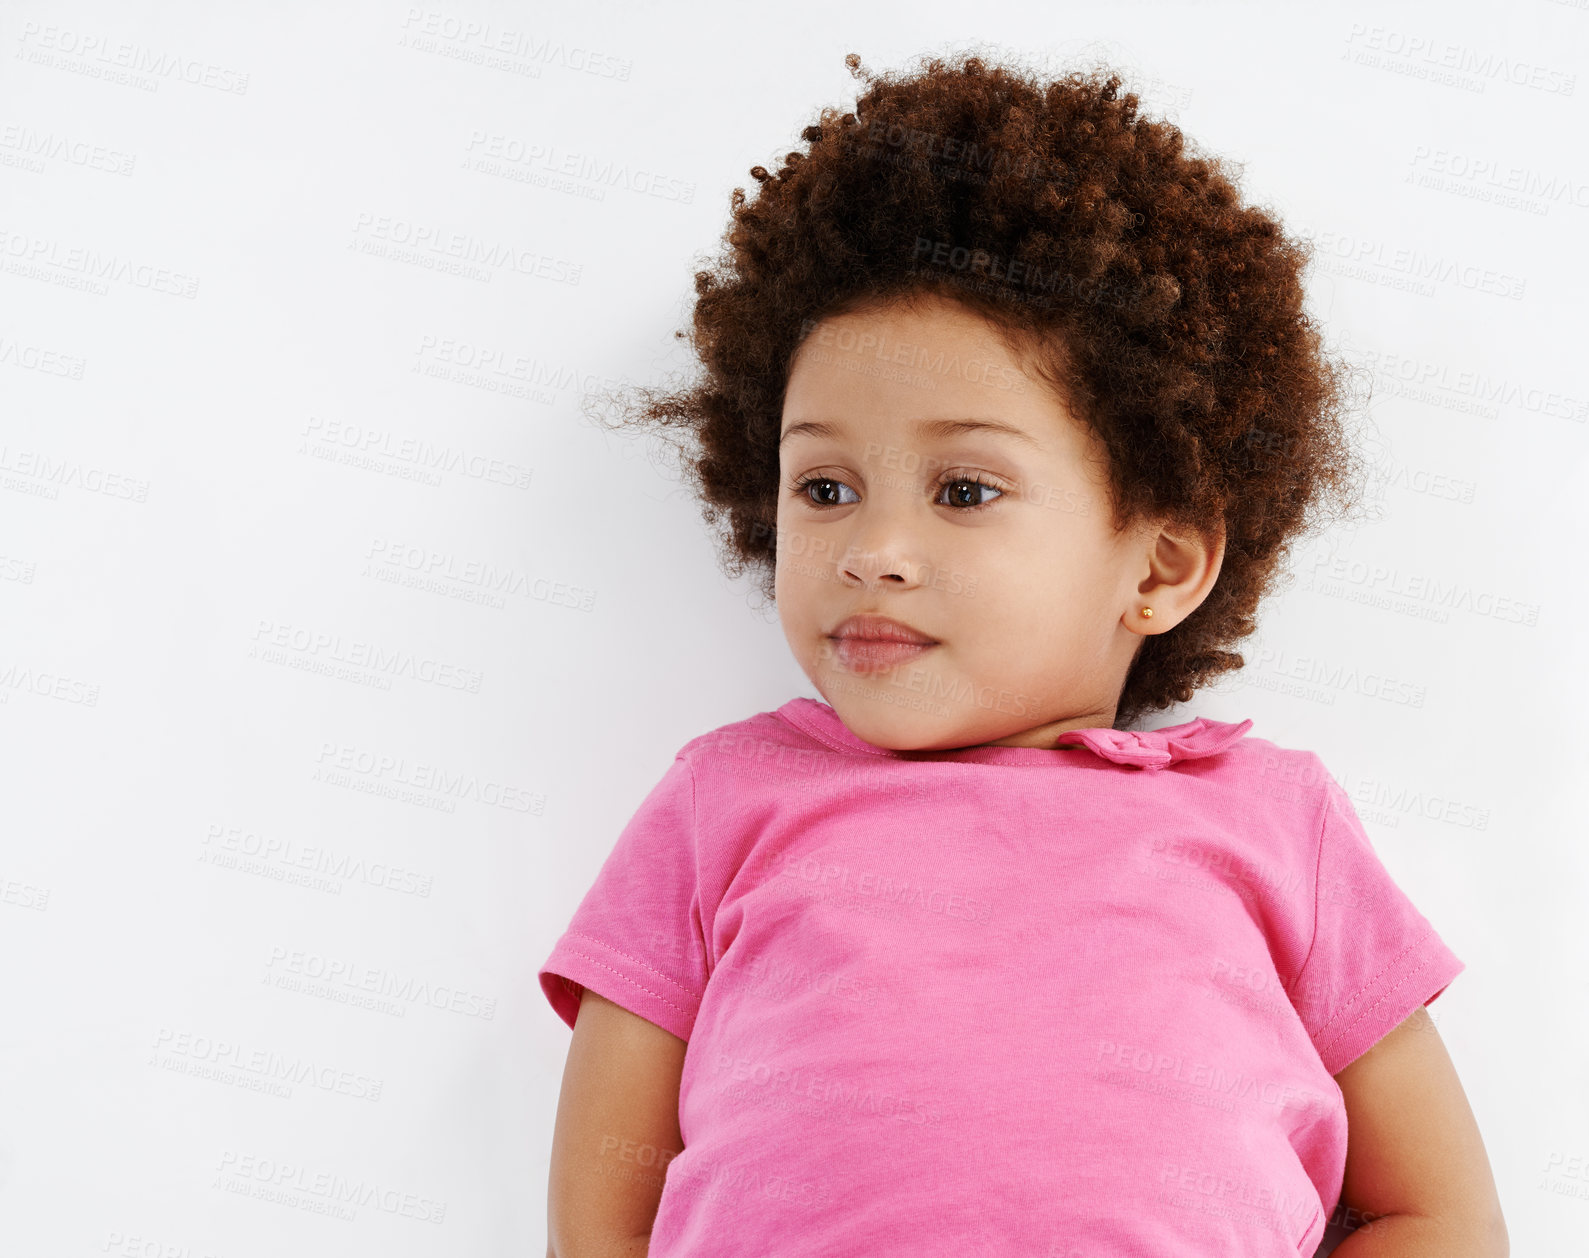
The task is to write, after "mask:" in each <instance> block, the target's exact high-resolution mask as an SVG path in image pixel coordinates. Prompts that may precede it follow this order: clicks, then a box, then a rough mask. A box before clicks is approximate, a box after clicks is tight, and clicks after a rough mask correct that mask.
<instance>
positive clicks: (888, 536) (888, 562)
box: [838, 512, 926, 589]
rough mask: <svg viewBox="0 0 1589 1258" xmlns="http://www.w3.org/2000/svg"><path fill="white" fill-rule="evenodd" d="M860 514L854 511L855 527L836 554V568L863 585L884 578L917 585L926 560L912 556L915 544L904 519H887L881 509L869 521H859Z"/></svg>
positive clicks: (880, 580)
mask: <svg viewBox="0 0 1589 1258" xmlns="http://www.w3.org/2000/svg"><path fill="white" fill-rule="evenodd" d="M861 516H862V513H861V512H856V514H855V519H856V520H857V527H856V531H855V532H854V533H852V534H851V535H850V537H849V539H848V544H847V545H846V546H845V549H844V553H843V554H842V555H840V556H839V565H838V566H839V572H840V573H841V574H842V576H843V577H844V579H845V580H847V581H856V582H859V583H860V584H861V585H864V586H871V585H877V584H881V583H882V582H885V581H886V582H888V583H890V584H891V585H895V586H898V587H902V588H906V589H909V588H912V587H914V586H917V585H920V584H921V581H922V575H921V574H922V573H923V572H924V571H925V569H926V564H925V563H924V562H923V561H921V560H920V559H919V558H916V557H914V556H913V550H914V547H913V545H912V543H911V542H910V541H909V540H908V539H909V533H908V531H907V526H906V524H905V523H904V521H902V520H898V519H896V520H894V521H893V522H889V521H887V520H886V519H884V518H882V513H876V518H874V519H873V520H872V521H871V522H870V523H868V524H861V523H859V521H860V519H861Z"/></svg>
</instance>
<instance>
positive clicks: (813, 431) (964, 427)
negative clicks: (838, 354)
mask: <svg viewBox="0 0 1589 1258" xmlns="http://www.w3.org/2000/svg"><path fill="white" fill-rule="evenodd" d="M916 431H917V432H919V433H920V434H921V435H922V436H924V437H935V438H937V439H939V440H946V439H947V438H949V437H959V436H963V435H964V434H966V433H973V432H988V433H993V434H995V435H1003V436H1006V437H1014V438H1015V439H1016V440H1018V441H1024V442H1026V443H1027V444H1028V445H1030V446H1033V447H1035V448H1036V449H1039V450H1040V449H1042V445H1041V444H1040V443H1039V442H1038V440H1037V438H1035V437H1033V436H1032V435H1031V434H1030V433H1028V432H1025V431H1023V430H1022V429H1020V428H1016V427H1015V426H1014V425H1012V424H1005V423H1001V422H999V421H998V420H996V419H919V420H917V421H916ZM800 433H809V434H810V435H811V436H813V437H835V438H836V437H838V436H840V435H841V434H840V432H839V429H838V426H837V425H835V424H827V423H823V422H822V421H821V420H816V419H808V420H803V421H801V422H800V423H798V424H791V425H789V427H788V429H787V430H786V431H785V432H784V434H783V435H782V436H781V437H779V438H778V445H779V446H780V447H782V445H783V443H784V442H785V441H787V440H788V439H789V438H790V437H793V436H795V435H796V434H800Z"/></svg>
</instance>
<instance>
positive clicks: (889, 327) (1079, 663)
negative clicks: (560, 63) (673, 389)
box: [775, 300, 1223, 750]
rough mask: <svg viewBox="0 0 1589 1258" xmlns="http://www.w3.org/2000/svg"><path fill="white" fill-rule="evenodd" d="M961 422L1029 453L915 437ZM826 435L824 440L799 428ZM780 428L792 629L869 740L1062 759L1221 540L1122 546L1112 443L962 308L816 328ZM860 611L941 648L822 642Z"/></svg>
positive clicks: (1181, 607) (857, 318)
mask: <svg viewBox="0 0 1589 1258" xmlns="http://www.w3.org/2000/svg"><path fill="white" fill-rule="evenodd" d="M966 419H975V420H982V421H988V422H997V423H1002V424H1007V425H1010V426H1012V427H1013V428H1015V429H1017V430H1019V432H1021V433H1023V434H1025V435H1026V437H1027V438H1028V440H1022V439H1021V438H1019V437H1015V436H1008V435H1003V434H1000V433H994V432H986V431H983V432H969V433H960V434H953V433H934V432H932V431H929V430H923V429H921V428H920V427H919V425H920V424H921V423H922V421H946V420H966ZM819 422H820V423H825V424H828V425H831V426H832V428H833V430H834V431H833V433H832V434H820V433H813V432H810V431H798V432H797V431H792V430H794V429H796V428H797V426H800V425H803V424H807V423H819ZM780 431H781V433H782V434H783V439H782V444H781V446H780V449H779V466H780V471H781V477H780V485H779V491H778V547H777V554H778V562H777V570H776V576H775V582H776V584H775V590H776V597H777V606H778V612H779V616H780V619H781V620H782V623H783V629H784V635H785V637H786V638H787V639H788V641H789V645H790V647H791V649H792V650H793V651H794V654H795V657H796V659H798V660H799V662H800V666H801V668H802V669H803V670H804V671H805V674H806V676H807V677H809V678H810V679H811V683H812V685H814V686H815V687H816V689H817V691H818V692H819V693H820V694H821V695H822V697H823V699H824V700H825V701H826V702H827V703H828V704H829V705H830V706H832V707H833V709H834V710H835V711H836V712H837V713H838V715H839V717H840V718H841V719H842V720H843V721H844V723H845V725H846V726H847V727H848V728H849V729H850V730H851V731H852V732H854V733H855V734H856V735H857V736H858V737H860V738H863V739H865V740H866V741H867V742H870V743H873V744H875V745H877V746H881V747H888V748H892V749H895V750H927V749H942V748H949V747H968V746H978V745H982V744H986V743H994V744H999V745H1006V746H1053V745H1054V744H1055V742H1057V741H1060V735H1061V734H1062V733H1063V732H1064V731H1065V730H1067V729H1086V728H1091V727H1097V726H1103V727H1107V726H1109V725H1111V724H1113V721H1114V714H1115V700H1116V697H1117V696H1118V695H1119V692H1120V687H1121V685H1122V684H1123V682H1124V680H1125V674H1126V670H1127V668H1128V667H1129V666H1130V663H1131V660H1132V656H1133V654H1134V652H1135V649H1136V647H1137V645H1138V643H1139V642H1140V641H1141V636H1140V635H1142V634H1144V633H1148V632H1162V631H1163V630H1164V629H1166V628H1169V627H1171V626H1172V625H1173V624H1174V623H1175V622H1176V621H1177V620H1179V619H1184V617H1185V616H1187V615H1189V614H1190V613H1191V611H1192V610H1194V609H1195V608H1196V606H1197V604H1198V603H1200V602H1201V601H1202V599H1203V597H1205V596H1206V594H1207V592H1208V590H1209V589H1211V588H1212V587H1213V582H1214V579H1215V577H1217V575H1218V569H1219V560H1220V558H1221V557H1222V556H1223V545H1222V544H1219V545H1216V546H1214V547H1213V548H1211V547H1210V546H1209V545H1208V544H1207V543H1204V542H1202V541H1200V540H1198V539H1181V538H1179V537H1171V536H1170V535H1168V534H1164V533H1161V531H1160V529H1159V528H1158V527H1157V526H1148V525H1145V524H1144V525H1141V526H1137V527H1134V528H1131V529H1128V530H1126V531H1125V532H1124V533H1121V534H1116V533H1115V532H1114V531H1113V528H1112V523H1111V514H1110V509H1109V506H1110V501H1109V490H1108V479H1107V470H1106V469H1107V463H1106V455H1105V451H1104V448H1103V446H1102V445H1101V444H1100V443H1099V442H1098V441H1097V439H1096V438H1095V437H1094V436H1093V435H1092V434H1091V433H1090V432H1089V431H1088V430H1087V429H1086V428H1085V427H1083V425H1082V424H1081V423H1080V422H1079V421H1077V420H1075V419H1074V418H1072V417H1071V415H1070V414H1069V413H1068V411H1067V410H1066V409H1065V407H1064V406H1063V404H1062V403H1061V402H1060V401H1059V399H1058V398H1057V397H1056V396H1055V394H1054V393H1053V392H1052V391H1051V390H1050V389H1048V388H1047V387H1046V385H1044V384H1043V383H1042V382H1041V381H1039V380H1038V379H1036V378H1034V377H1030V376H1028V375H1027V374H1026V373H1025V371H1024V370H1023V369H1022V368H1021V366H1020V363H1019V360H1018V359H1016V358H1015V357H1013V356H1012V355H1011V353H1010V351H1009V350H1008V349H1006V348H1005V346H1004V344H1003V342H1002V341H1001V340H1000V339H999V337H998V335H997V334H996V333H995V331H994V330H993V328H992V327H991V325H989V324H988V323H987V322H986V321H985V320H983V319H982V318H981V317H980V316H979V315H976V314H974V313H972V312H970V311H968V310H966V309H964V308H963V307H960V306H958V305H956V304H954V303H952V302H948V301H942V300H935V301H934V302H933V303H932V304H931V305H930V306H929V307H927V308H925V309H924V310H922V311H920V312H913V313H906V312H904V311H899V310H892V311H886V312H876V313H854V314H848V315H842V316H838V317H835V318H832V319H829V320H826V321H824V322H823V323H821V324H820V325H819V326H818V327H817V328H816V329H815V330H814V331H813V332H812V333H811V335H810V336H809V337H808V338H807V340H806V342H805V343H804V344H803V345H802V346H801V349H800V352H799V354H798V355H797V356H796V359H795V362H794V366H793V369H792V371H791V374H790V377H789V382H788V388H787V390H786V393H785V398H784V410H783V422H782V427H781V430H780ZM805 478H810V480H811V483H809V484H807V485H806V487H805V488H804V489H801V490H799V491H796V490H795V489H794V488H793V485H794V482H795V481H796V480H798V479H805ZM972 480H976V481H982V482H983V483H984V484H986V485H989V486H992V488H991V489H984V488H980V487H978V486H977V485H974V484H966V483H964V482H966V481H972ZM996 491H997V492H996ZM1143 606H1150V607H1152V608H1153V612H1154V614H1153V617H1152V619H1151V620H1150V619H1146V618H1144V617H1142V616H1141V615H1140V611H1139V609H1140V608H1141V607H1143ZM863 613H870V614H874V615H878V616H885V617H888V618H890V619H892V620H897V621H900V622H903V623H904V624H905V625H908V626H909V627H910V628H912V629H915V630H917V631H918V632H919V633H921V634H924V635H926V636H927V637H928V638H931V639H934V640H936V645H933V646H929V647H926V648H923V649H916V650H914V651H907V652H905V653H903V654H904V656H905V657H904V658H897V659H895V660H892V661H890V660H883V659H879V658H877V653H876V651H875V650H874V651H873V652H872V655H873V658H872V659H870V660H868V659H866V658H864V656H865V655H866V654H867V652H866V651H864V650H854V649H852V647H841V646H840V643H839V642H838V641H836V640H835V639H833V638H832V637H830V635H831V634H833V632H834V631H835V630H836V629H837V628H838V627H839V625H840V623H841V622H842V621H844V620H846V619H848V618H849V617H851V616H853V615H857V614H863ZM896 654H900V653H896Z"/></svg>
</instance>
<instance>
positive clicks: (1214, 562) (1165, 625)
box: [1122, 521, 1225, 635]
mask: <svg viewBox="0 0 1589 1258" xmlns="http://www.w3.org/2000/svg"><path fill="white" fill-rule="evenodd" d="M1145 540H1146V545H1145V547H1144V553H1143V566H1144V568H1145V569H1146V571H1147V575H1146V576H1144V577H1143V578H1142V580H1141V581H1140V582H1138V584H1137V599H1136V601H1134V602H1133V604H1132V606H1131V607H1129V608H1127V609H1126V614H1125V616H1124V617H1123V618H1122V619H1123V621H1124V623H1125V625H1126V627H1127V628H1128V629H1130V630H1132V631H1133V632H1134V633H1140V634H1144V635H1146V634H1152V633H1164V632H1165V631H1166V630H1169V629H1173V628H1175V626H1176V625H1178V624H1180V623H1181V621H1183V620H1185V619H1186V618H1187V617H1188V616H1190V615H1191V614H1192V613H1193V612H1195V611H1196V610H1197V609H1198V607H1200V606H1201V605H1202V602H1203V600H1204V599H1205V598H1207V597H1208V593H1209V591H1210V590H1212V589H1213V588H1214V582H1215V581H1217V580H1219V570H1220V568H1221V567H1222V566H1223V565H1224V562H1225V526H1224V523H1223V521H1221V522H1220V523H1219V524H1218V525H1217V526H1215V529H1214V531H1213V532H1212V533H1208V534H1203V533H1199V532H1196V531H1194V530H1192V529H1183V528H1180V527H1177V526H1174V525H1168V524H1163V523H1161V524H1158V525H1155V526H1153V527H1152V528H1150V529H1148V530H1146V532H1145ZM1142 607H1151V608H1152V609H1153V615H1152V616H1151V617H1146V616H1143V615H1142V614H1141V612H1140V611H1139V610H1138V609H1139V608H1142Z"/></svg>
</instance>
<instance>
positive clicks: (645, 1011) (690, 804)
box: [539, 753, 707, 1040]
mask: <svg viewBox="0 0 1589 1258" xmlns="http://www.w3.org/2000/svg"><path fill="white" fill-rule="evenodd" d="M695 839H696V829H695V779H694V773H693V771H692V770H691V768H690V763H689V760H688V759H687V758H686V757H685V756H684V754H683V753H680V754H679V756H678V757H677V758H676V759H675V760H674V761H673V765H672V767H670V768H669V769H668V771H667V773H666V774H664V775H663V777H662V780H661V781H660V782H658V783H657V784H656V786H654V787H653V788H652V789H651V793H650V794H649V795H647V796H646V798H645V799H644V800H643V801H642V802H641V804H640V807H639V808H638V809H637V810H636V812H635V814H634V816H633V817H632V818H631V819H630V821H629V824H628V825H627V826H625V827H624V829H623V832H622V833H621V834H620V835H619V836H618V841H617V843H616V844H614V846H613V849H612V852H611V853H610V854H609V855H608V857H607V860H606V862H605V864H603V865H602V867H601V870H600V872H599V873H598V874H597V875H596V880H595V882H594V883H593V884H592V885H591V888H590V890H589V891H587V892H586V893H585V898H584V899H583V900H582V901H581V902H580V904H579V907H578V908H577V909H575V910H574V915H573V918H572V920H571V921H570V922H569V925H568V929H567V930H565V931H564V932H563V934H562V937H561V938H559V939H558V941H557V943H556V944H555V945H554V946H553V948H552V952H551V956H550V957H548V958H547V961H546V964H545V965H543V966H542V967H541V969H540V973H539V978H540V983H541V990H542V991H543V992H544V993H545V994H546V998H547V1000H549V1001H550V1002H551V1004H552V1008H553V1009H555V1010H556V1011H557V1013H558V1015H559V1016H560V1017H561V1018H562V1019H563V1021H564V1022H566V1023H568V1025H569V1026H570V1027H572V1026H573V1025H574V1020H575V1018H576V1017H577V1016H578V1014H579V998H580V995H581V994H582V993H583V991H584V989H585V988H587V987H588V988H590V989H591V990H592V991H594V992H595V993H597V995H600V996H605V997H606V998H607V999H608V1000H610V1001H612V1002H613V1003H614V1004H618V1005H622V1006H623V1007H624V1008H625V1009H627V1010H629V1011H630V1012H631V1013H634V1014H637V1015H639V1016H640V1017H642V1018H644V1019H646V1021H648V1022H653V1023H655V1024H656V1025H657V1026H659V1027H661V1028H662V1029H663V1030H664V1031H670V1032H672V1033H673V1034H674V1035H676V1036H678V1037H679V1038H680V1039H681V1040H688V1039H689V1038H690V1032H691V1030H692V1029H693V1027H694V1025H695V1014H696V1011H697V1009H699V1008H700V1003H701V996H702V994H703V993H704V992H705V990H706V977H707V966H706V946H705V936H704V933H703V931H702V929H701V914H700V896H699V891H698V881H697V878H696V844H695Z"/></svg>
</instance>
